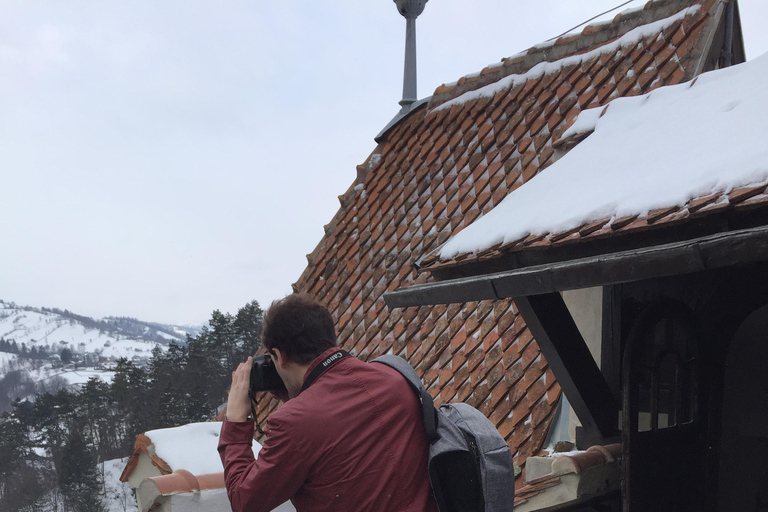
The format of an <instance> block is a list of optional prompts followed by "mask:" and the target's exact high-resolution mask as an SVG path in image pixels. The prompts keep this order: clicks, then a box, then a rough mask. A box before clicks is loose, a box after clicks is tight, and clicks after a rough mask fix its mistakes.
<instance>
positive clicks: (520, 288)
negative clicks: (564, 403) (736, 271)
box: [384, 226, 768, 308]
mask: <svg viewBox="0 0 768 512" xmlns="http://www.w3.org/2000/svg"><path fill="white" fill-rule="evenodd" d="M765 260H768V226H760V227H757V228H749V229H743V230H739V231H730V232H727V233H718V234H716V235H709V236H704V237H700V238H695V239H693V240H686V241H682V242H674V243H669V244H664V245H658V246H653V247H646V248H644V249H637V250H629V251H622V252H617V253H610V254H601V255H597V256H590V257H587V258H581V259H576V260H567V261H560V262H555V263H548V264H545V265H536V266H533V267H526V268H521V269H515V270H507V271H503V272H496V273H493V274H484V275H479V276H472V277H462V278H458V279H451V280H447V281H439V282H436V283H429V284H422V285H414V286H410V287H407V288H402V289H400V290H397V291H395V292H392V293H386V294H384V300H385V301H386V303H387V305H388V306H389V307H390V308H399V307H409V306H425V305H427V304H451V303H460V302H467V301H470V300H483V299H493V298H506V297H521V296H526V295H540V294H543V293H551V292H556V291H563V290H574V289H579V288H590V287H593V286H606V285H611V284H619V283H627V282H632V281H642V280H645V279H652V278H656V277H666V276H673V275H679V274H689V273H692V272H700V271H702V270H710V269H714V268H723V267H729V266H733V265H737V264H740V263H750V262H756V261H765Z"/></svg>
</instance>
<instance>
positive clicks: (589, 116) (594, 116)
mask: <svg viewBox="0 0 768 512" xmlns="http://www.w3.org/2000/svg"><path fill="white" fill-rule="evenodd" d="M603 109H605V107H603V106H600V107H596V108H590V109H587V110H583V111H582V112H581V113H580V114H579V117H577V118H576V121H575V122H574V123H573V124H572V125H571V126H570V128H568V129H567V130H565V132H564V133H563V138H564V139H567V138H568V137H571V136H573V135H579V134H582V133H588V132H591V131H594V130H595V126H597V120H598V119H600V114H602V113H603Z"/></svg>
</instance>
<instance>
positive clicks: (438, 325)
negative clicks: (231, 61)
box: [258, 0, 714, 465]
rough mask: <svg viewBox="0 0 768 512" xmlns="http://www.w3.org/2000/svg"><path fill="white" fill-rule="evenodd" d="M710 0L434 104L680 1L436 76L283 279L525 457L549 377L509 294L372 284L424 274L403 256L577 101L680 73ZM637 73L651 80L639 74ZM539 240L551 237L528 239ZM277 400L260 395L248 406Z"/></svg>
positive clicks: (511, 176)
mask: <svg viewBox="0 0 768 512" xmlns="http://www.w3.org/2000/svg"><path fill="white" fill-rule="evenodd" d="M713 2H714V0H702V1H700V2H694V4H700V5H701V6H702V8H701V9H699V11H698V12H697V14H696V15H695V16H694V17H693V18H692V19H691V20H687V19H686V20H683V21H678V22H675V24H673V26H670V27H666V28H665V29H663V30H659V31H658V32H657V33H653V34H649V35H648V36H647V37H645V38H643V39H642V40H641V41H639V42H637V43H636V44H634V45H633V46H632V47H630V48H623V49H622V50H621V51H620V52H619V51H612V52H610V53H608V54H606V55H604V56H602V57H599V56H596V57H594V58H591V59H589V60H588V61H585V62H583V63H581V64H580V65H578V66H568V67H564V68H562V69H558V70H556V71H553V72H551V73H545V74H543V75H541V76H538V77H536V78H531V79H529V80H527V81H526V82H525V83H518V84H515V85H512V86H510V87H509V88H507V89H503V90H500V91H498V92H497V93H496V94H495V95H494V96H493V97H485V98H478V99H475V100H472V101H468V102H465V103H461V104H456V105H453V106H451V107H450V108H444V109H438V110H435V109H434V108H433V107H435V106H437V105H439V104H441V103H444V102H445V101H447V100H448V99H451V98H455V97H456V96H457V95H458V94H461V93H463V92H466V91H467V90H472V89H476V88H478V87H481V86H483V85H486V84H488V83H491V82H495V81H498V80H499V76H500V75H502V74H505V73H506V74H510V73H524V72H525V71H526V70H528V69H530V67H531V66H533V65H535V64H536V63H537V62H538V61H540V60H541V58H543V57H542V55H543V56H546V55H549V56H553V55H554V56H561V57H565V56H568V55H572V54H576V53H585V52H588V51H590V50H593V49H595V48H598V47H600V46H601V45H604V44H606V43H607V42H610V41H612V40H614V39H615V38H616V37H617V34H620V33H623V32H626V31H627V30H629V29H631V28H634V27H636V26H640V25H643V24H646V23H650V22H653V21H655V20H658V19H662V18H666V17H668V16H670V15H671V14H674V13H675V12H678V11H679V10H680V9H682V8H685V7H688V6H690V5H691V2H681V1H680V0H663V1H661V2H654V3H653V4H652V5H650V6H649V7H648V9H647V10H644V11H642V15H639V16H637V17H635V18H632V19H631V20H623V19H622V20H621V21H620V22H619V23H618V25H617V24H607V25H602V29H601V30H600V31H598V32H595V33H587V34H584V35H581V36H579V37H577V38H575V39H574V40H573V41H571V42H570V43H569V44H560V45H557V46H556V47H555V45H552V46H550V47H548V48H547V49H541V50H539V49H532V50H530V51H529V52H527V53H526V54H525V55H521V56H518V57H515V58H513V59H508V60H507V61H505V62H504V65H502V66H495V67H491V68H489V69H487V70H486V71H485V72H484V73H481V74H480V75H478V76H476V77H474V78H466V79H464V80H463V81H461V82H462V84H461V85H456V86H452V87H449V86H442V87H441V88H438V91H436V94H435V96H434V97H433V100H432V102H431V105H430V106H429V108H423V109H421V110H418V111H416V112H413V113H411V114H410V115H409V116H408V117H407V118H406V119H404V120H403V121H402V122H400V123H399V124H397V125H396V126H394V127H393V128H392V129H391V130H390V131H389V133H388V134H387V136H386V139H385V140H383V141H382V142H381V143H380V144H379V145H378V146H377V147H376V149H375V150H374V152H373V154H372V155H371V157H370V158H369V159H368V160H367V161H366V163H365V164H363V166H361V167H362V168H363V170H362V171H360V170H359V171H358V176H359V180H358V181H356V182H355V183H353V184H352V185H351V186H350V187H349V190H347V192H346V193H345V194H343V195H342V196H341V197H340V203H341V208H340V209H339V211H338V213H337V214H336V215H335V216H334V218H333V219H332V220H331V222H330V223H329V224H328V226H327V227H326V234H325V236H324V237H323V239H322V240H321V242H320V243H319V244H318V246H317V248H316V249H315V250H314V251H313V252H312V254H310V255H308V266H307V268H306V270H305V271H304V273H303V274H302V276H301V277H300V279H299V280H298V282H297V283H296V284H295V285H294V290H295V291H301V292H306V293H309V294H311V295H313V296H315V297H317V298H318V299H319V300H320V301H322V302H324V303H325V304H326V305H327V306H328V308H329V310H330V311H331V314H332V315H333V317H334V319H335V321H336V322H337V326H338V332H339V342H340V344H341V345H342V346H343V347H344V348H346V349H347V350H351V351H354V353H355V354H356V355H357V356H358V357H360V358H361V359H363V360H370V359H372V358H375V357H377V356H379V355H381V354H385V353H393V354H397V355H401V356H403V357H404V358H406V359H407V360H408V361H409V362H410V363H411V364H412V365H413V366H414V367H415V368H416V370H417V372H418V373H419V375H421V376H422V378H423V380H424V383H425V386H426V387H427V389H428V390H429V392H430V393H431V394H432V396H433V397H435V399H436V403H437V404H438V405H439V404H442V403H446V402H451V401H465V402H467V403H469V404H471V405H474V406H475V407H478V408H479V409H480V410H481V411H482V412H484V413H485V414H486V415H487V416H488V417H489V418H490V419H491V421H492V422H493V423H494V424H495V425H496V426H497V428H498V429H499V431H500V432H501V434H502V435H503V436H504V437H505V439H506V440H507V442H508V443H509V446H510V448H511V449H512V452H513V453H514V454H515V461H516V462H517V463H518V464H519V465H522V464H524V462H525V460H526V459H527V458H528V457H529V456H531V455H534V454H536V453H538V452H539V451H540V450H541V447H542V444H543V442H544V439H545V437H546V434H547V431H548V429H549V425H550V423H551V421H552V418H553V416H554V413H555V408H556V404H557V400H558V398H559V396H560V387H559V385H558V384H557V382H556V381H555V378H554V374H553V373H552V370H551V369H550V368H549V366H548V364H547V362H546V360H545V359H544V358H543V357H542V356H541V354H540V352H539V347H538V345H537V344H536V341H535V340H534V339H533V337H532V336H531V333H530V331H529V330H528V329H527V328H526V326H525V322H524V321H523V319H522V317H521V316H520V315H519V314H518V310H517V308H516V307H515V304H514V302H513V301H511V300H501V301H482V302H473V303H466V304H452V305H449V306H434V307H418V308H407V309H398V310H389V309H388V308H387V307H386V305H385V303H384V300H383V294H384V293H385V292H387V291H393V290H394V289H396V288H399V287H404V286H409V285H411V284H415V283H423V282H426V280H427V279H428V276H427V275H426V274H418V273H417V272H416V270H415V267H414V264H415V263H416V262H418V261H420V260H421V259H422V258H423V257H424V256H426V255H427V254H429V253H430V252H432V251H434V250H435V249H436V248H437V247H438V246H439V245H441V244H443V243H444V242H445V241H446V240H448V239H449V238H450V237H451V236H453V235H454V234H456V233H457V232H458V231H459V230H461V229H463V228H464V227H465V226H467V225H468V224H469V223H470V222H471V221H472V220H473V219H474V218H476V217H478V216H479V215H481V214H484V213H487V212H488V211H490V210H491V209H492V208H493V207H494V206H495V205H497V204H498V203H499V202H500V201H501V200H502V199H503V198H504V197H506V195H507V194H508V193H509V192H511V191H512V190H514V189H516V188H517V187H519V186H520V185H521V184H522V183H523V182H525V181H527V180H528V179H530V178H531V177H532V176H534V175H536V174H537V173H538V172H540V171H542V170H543V169H545V168H546V167H547V166H548V165H549V164H550V163H552V161H553V155H554V149H553V147H552V140H553V139H557V138H559V137H560V135H561V134H562V133H563V132H564V131H565V129H566V128H567V127H568V126H569V125H570V124H571V123H572V122H573V120H574V119H575V118H576V116H577V115H578V113H579V112H580V111H581V110H582V109H584V108H589V107H593V106H597V105H603V104H605V103H607V102H609V101H611V100H612V99H613V98H615V97H618V96H619V94H625V95H637V94H643V93H646V92H648V91H649V90H651V89H654V88H656V87H658V86H660V85H663V84H667V83H675V81H680V80H683V79H684V78H686V77H690V76H692V73H693V67H694V64H695V62H696V61H697V58H698V55H699V54H698V53H697V52H698V51H700V47H701V46H702V41H703V40H704V39H706V37H705V35H706V34H708V33H709V30H710V28H707V30H705V27H709V25H708V24H707V23H706V21H707V20H708V19H709V17H710V15H709V9H710V8H711V6H712V5H713ZM681 6H682V7H681ZM633 20H634V21H633ZM681 26H686V27H687V28H686V29H685V31H684V32H685V33H684V35H683V36H682V39H680V38H678V42H677V43H673V42H672V36H673V35H675V34H676V33H677V31H678V30H679V28H680V27H681ZM658 41H662V42H663V44H661V45H659V44H658V43H657V42H658ZM569 45H570V46H569ZM683 47H685V50H682V48H683ZM697 49H698V50H697ZM657 55H658V56H659V59H661V60H666V62H670V61H672V60H674V62H675V63H676V66H678V68H679V69H678V71H679V72H676V73H670V74H666V78H664V77H662V76H661V70H660V69H659V68H658V66H657V59H656V57H657ZM672 55H677V56H678V57H677V58H676V59H673V58H672ZM557 58H560V57H557ZM625 69H626V70H630V69H631V70H633V73H634V78H633V79H632V80H631V81H630V82H631V83H629V84H626V83H625V86H624V87H617V84H618V83H619V82H621V81H622V80H624V79H625V78H626V76H618V78H617V76H616V74H617V73H619V74H621V73H622V71H621V70H625ZM645 74H650V75H651V77H652V78H653V79H651V80H647V81H645V82H643V83H642V84H641V82H640V78H639V77H640V76H641V75H645ZM625 75H626V73H625ZM505 76H506V75H505ZM606 86H607V88H606V89H604V90H602V92H599V91H598V90H599V89H600V88H601V87H606ZM620 90H621V93H620V92H619V91H620ZM564 240H568V238H566V239H564ZM537 242H538V243H542V244H545V245H550V244H551V242H550V241H549V240H546V239H539V240H538V241H535V240H534V241H529V243H537ZM276 406H277V404H276V403H275V402H273V401H271V400H269V399H267V398H266V397H265V399H263V400H262V401H261V402H260V404H259V410H258V416H259V418H264V416H265V415H266V414H268V413H269V412H270V411H272V410H274V408H275V407H276Z"/></svg>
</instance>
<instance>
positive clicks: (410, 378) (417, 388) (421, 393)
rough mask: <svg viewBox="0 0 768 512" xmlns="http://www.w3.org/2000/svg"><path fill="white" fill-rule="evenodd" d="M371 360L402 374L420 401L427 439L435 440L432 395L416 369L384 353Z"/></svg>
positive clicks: (435, 431)
mask: <svg viewBox="0 0 768 512" xmlns="http://www.w3.org/2000/svg"><path fill="white" fill-rule="evenodd" d="M372 362H374V363H381V364H385V365H387V366H389V367H390V368H393V369H395V370H397V372H398V373H399V374H400V375H402V376H403V378H404V379H405V380H406V381H407V382H408V384H410V386H411V389H413V391H414V393H416V396H417V397H418V398H419V400H420V401H421V410H422V414H423V415H424V428H425V429H426V431H427V439H429V442H430V443H434V442H435V441H437V440H438V439H439V438H440V436H439V435H438V433H437V410H436V409H435V404H434V401H433V400H432V395H430V394H429V393H428V392H427V390H426V389H424V385H423V384H422V383H421V379H420V378H419V376H418V375H417V374H416V370H414V369H413V367H412V366H411V365H410V364H409V363H408V361H406V360H405V359H403V358H402V357H399V356H395V355H391V354H386V355H383V356H380V357H377V358H376V359H374V360H373V361H372Z"/></svg>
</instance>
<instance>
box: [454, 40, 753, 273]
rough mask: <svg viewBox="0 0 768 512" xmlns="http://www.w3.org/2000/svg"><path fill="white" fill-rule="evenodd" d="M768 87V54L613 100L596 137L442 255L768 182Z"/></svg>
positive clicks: (514, 195) (598, 124)
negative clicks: (767, 93)
mask: <svg viewBox="0 0 768 512" xmlns="http://www.w3.org/2000/svg"><path fill="white" fill-rule="evenodd" d="M766 83H768V54H766V55H763V56H761V57H758V58H757V59H754V60H752V61H750V62H747V63H744V64H739V65H737V66H732V67H730V68H725V69H721V70H718V71H713V72H710V73H706V74H703V75H701V76H700V77H699V78H698V79H697V80H694V81H693V82H690V83H684V84H679V85H674V86H669V87H662V88H659V89H657V90H655V91H653V92H651V93H649V94H647V95H645V96H640V97H632V98H618V99H616V100H614V101H612V102H611V103H610V104H609V106H608V108H607V110H606V112H605V114H604V115H603V116H602V117H600V118H599V119H597V122H596V123H594V124H595V131H594V133H593V134H592V135H590V136H589V137H587V138H586V139H585V140H584V141H583V142H582V143H581V144H579V145H578V146H576V147H575V148H574V149H573V150H572V151H571V152H569V153H568V154H567V155H566V156H564V157H563V158H562V159H560V160H559V161H557V162H555V163H554V164H552V166H550V168H549V169H547V170H546V172H543V173H541V174H538V175H536V176H535V177H534V178H532V179H531V180H530V181H529V182H528V183H526V184H525V186H523V187H520V188H519V189H517V190H515V191H514V192H512V193H511V194H509V196H507V197H506V198H505V199H504V201H502V202H501V203H500V204H499V205H498V206H497V207H495V208H494V209H493V210H491V211H490V212H489V213H488V214H487V215H485V216H484V217H482V218H480V219H478V220H477V221H476V222H474V223H473V224H472V225H470V226H469V227H467V228H466V229H464V230H463V231H461V232H460V233H459V234H457V235H456V236H455V237H454V238H453V239H451V240H449V241H448V242H447V243H446V244H445V245H444V246H443V247H442V249H441V250H440V253H439V254H440V257H441V258H443V259H447V258H451V257H454V256H455V255H457V254H459V253H469V252H478V251H481V250H484V249H487V248H489V247H492V246H494V245H496V244H498V243H501V242H504V243H506V242H511V241H514V240H517V239H519V238H521V237H523V236H526V235H527V234H534V235H537V234H545V233H557V232H562V231H566V230H569V229H574V228H577V227H579V226H581V225H584V224H586V223H588V222H592V221H595V220H599V219H602V218H606V217H611V216H613V217H614V218H620V217H624V216H628V215H636V214H637V215H639V216H640V217H645V216H647V214H648V212H649V211H650V210H652V209H655V208H663V207H670V206H676V205H682V204H685V203H686V202H687V201H688V200H690V199H693V198H696V197H701V196H704V195H707V194H710V193H714V192H719V191H724V192H729V191H730V190H732V189H734V188H736V187H741V186H746V185H753V184H758V183H764V182H766V181H768V145H766V144H765V140H766V139H767V138H768V124H766V121H765V120H766V119H768V96H766V94H765V84H766ZM589 115H590V116H594V113H590V114H589ZM593 120H594V117H592V119H591V121H593Z"/></svg>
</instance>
